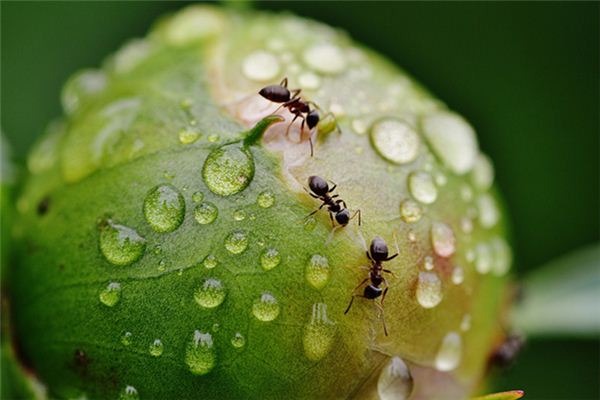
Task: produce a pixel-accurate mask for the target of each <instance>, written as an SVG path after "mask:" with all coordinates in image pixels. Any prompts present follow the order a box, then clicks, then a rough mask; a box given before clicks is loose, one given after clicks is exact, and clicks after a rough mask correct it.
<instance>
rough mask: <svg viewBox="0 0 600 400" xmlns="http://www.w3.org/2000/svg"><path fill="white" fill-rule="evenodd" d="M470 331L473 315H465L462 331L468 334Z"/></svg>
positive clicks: (461, 322)
mask: <svg viewBox="0 0 600 400" xmlns="http://www.w3.org/2000/svg"><path fill="white" fill-rule="evenodd" d="M469 329H471V314H465V315H463V319H462V321H460V330H461V331H463V332H466V331H468V330H469Z"/></svg>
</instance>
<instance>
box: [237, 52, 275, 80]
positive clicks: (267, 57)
mask: <svg viewBox="0 0 600 400" xmlns="http://www.w3.org/2000/svg"><path fill="white" fill-rule="evenodd" d="M279 69H280V67H279V61H278V60H277V57H275V56H274V55H273V54H271V53H269V52H268V51H264V50H258V51H255V52H254V53H252V54H249V55H248V56H246V58H244V61H242V72H243V73H244V76H246V78H248V79H250V80H253V81H256V82H266V81H270V80H272V79H274V78H275V77H277V74H279Z"/></svg>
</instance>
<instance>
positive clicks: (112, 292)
mask: <svg viewBox="0 0 600 400" xmlns="http://www.w3.org/2000/svg"><path fill="white" fill-rule="evenodd" d="M99 297H100V302H101V303H102V304H104V305H105V306H108V307H113V306H114V305H116V304H117V303H118V302H119V300H120V299H121V284H120V283H118V282H111V283H109V284H108V286H106V288H104V290H102V291H101V292H100V296H99Z"/></svg>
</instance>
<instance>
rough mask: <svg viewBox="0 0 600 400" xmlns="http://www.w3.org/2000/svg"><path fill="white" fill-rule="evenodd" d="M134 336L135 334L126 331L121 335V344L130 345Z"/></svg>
mask: <svg viewBox="0 0 600 400" xmlns="http://www.w3.org/2000/svg"><path fill="white" fill-rule="evenodd" d="M132 336H133V334H132V333H131V332H125V333H123V335H122V336H121V344H122V345H123V346H129V345H130V344H131V337H132Z"/></svg>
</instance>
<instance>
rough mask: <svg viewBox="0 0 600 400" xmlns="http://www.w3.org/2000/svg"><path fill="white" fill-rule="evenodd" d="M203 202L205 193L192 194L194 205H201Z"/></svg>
mask: <svg viewBox="0 0 600 400" xmlns="http://www.w3.org/2000/svg"><path fill="white" fill-rule="evenodd" d="M202 200H204V193H202V192H194V194H192V201H193V202H194V203H200V202H201V201H202Z"/></svg>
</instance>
